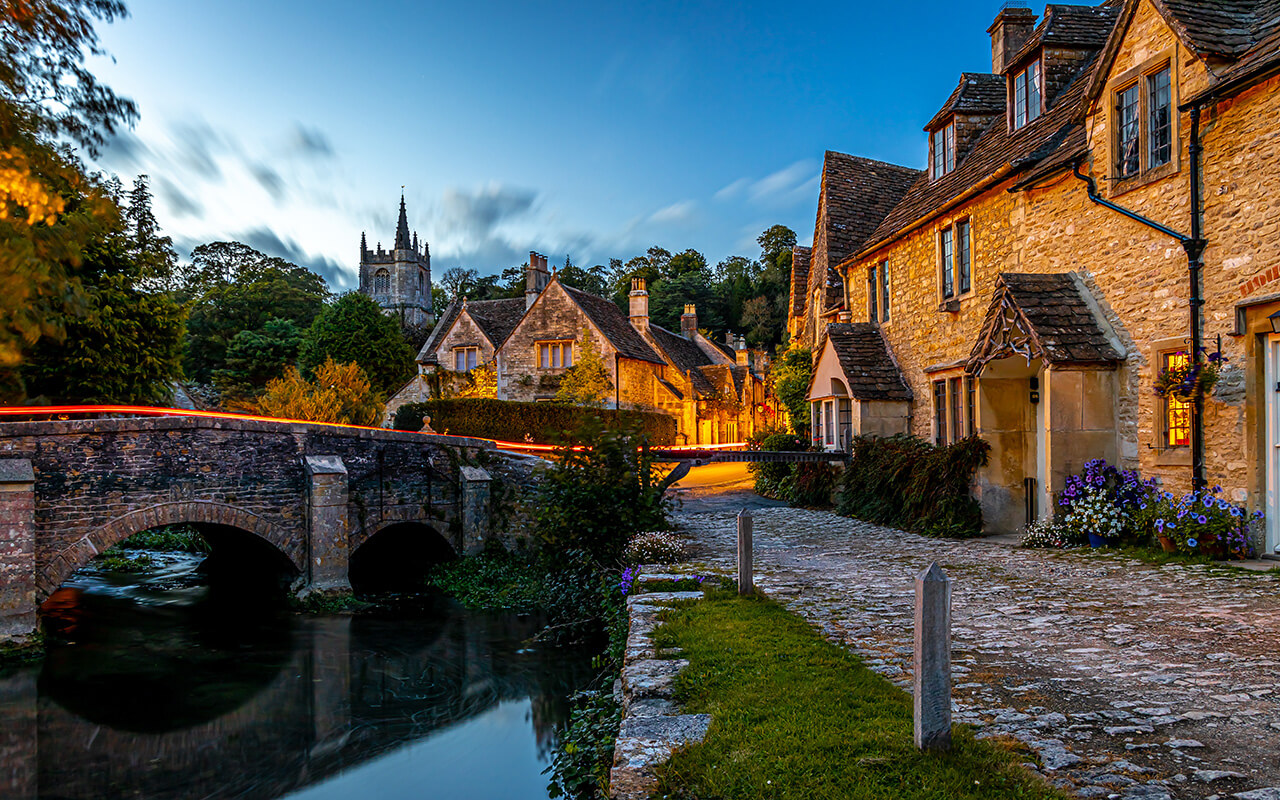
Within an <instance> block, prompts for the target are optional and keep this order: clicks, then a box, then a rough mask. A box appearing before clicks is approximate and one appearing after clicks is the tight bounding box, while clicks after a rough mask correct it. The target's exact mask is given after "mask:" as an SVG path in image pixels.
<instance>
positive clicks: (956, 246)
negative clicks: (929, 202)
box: [938, 219, 973, 300]
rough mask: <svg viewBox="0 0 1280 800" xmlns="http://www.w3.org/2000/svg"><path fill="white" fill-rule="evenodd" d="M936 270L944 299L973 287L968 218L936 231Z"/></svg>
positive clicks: (957, 295)
mask: <svg viewBox="0 0 1280 800" xmlns="http://www.w3.org/2000/svg"><path fill="white" fill-rule="evenodd" d="M938 270H939V272H940V274H941V283H942V297H943V299H944V300H946V299H950V298H952V297H959V296H961V295H965V294H968V293H969V291H970V290H971V289H972V288H973V249H972V247H971V245H970V237H969V220H967V219H965V220H961V221H959V222H957V223H956V224H955V225H954V226H952V227H949V228H943V229H942V230H941V231H939V232H938Z"/></svg>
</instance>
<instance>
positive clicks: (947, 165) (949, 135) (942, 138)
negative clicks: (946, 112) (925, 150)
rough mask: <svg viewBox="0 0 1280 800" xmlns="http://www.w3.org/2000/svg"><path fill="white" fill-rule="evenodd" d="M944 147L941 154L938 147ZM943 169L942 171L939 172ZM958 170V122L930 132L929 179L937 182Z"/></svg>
mask: <svg viewBox="0 0 1280 800" xmlns="http://www.w3.org/2000/svg"><path fill="white" fill-rule="evenodd" d="M939 145H941V146H942V150H941V152H939V150H938V146H939ZM939 169H941V171H939ZM955 169H956V121H955V118H952V119H950V120H949V121H948V122H947V124H946V125H943V126H942V127H940V128H935V129H933V130H931V131H929V178H930V179H931V180H935V181H936V180H937V179H939V178H941V177H942V176H944V175H947V174H949V173H951V172H955Z"/></svg>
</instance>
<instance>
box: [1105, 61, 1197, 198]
mask: <svg viewBox="0 0 1280 800" xmlns="http://www.w3.org/2000/svg"><path fill="white" fill-rule="evenodd" d="M1162 74H1165V75H1167V76H1168V77H1167V80H1168V87H1167V94H1168V99H1167V101H1166V103H1165V104H1163V106H1156V105H1155V100H1156V98H1154V97H1153V94H1156V93H1157V92H1158V91H1159V90H1160V89H1159V88H1158V85H1157V84H1156V79H1157V78H1158V77H1159V76H1160V75H1162ZM1135 90H1136V93H1137V97H1136V110H1135V113H1136V118H1135V119H1134V120H1133V123H1132V126H1127V127H1128V130H1126V126H1122V124H1121V123H1122V121H1123V115H1124V109H1123V107H1122V105H1121V99H1122V97H1123V95H1124V94H1125V93H1126V92H1131V91H1135ZM1107 92H1108V95H1107V96H1108V98H1109V102H1108V105H1107V109H1108V110H1107V113H1108V115H1109V121H1110V126H1111V136H1110V147H1111V156H1110V159H1109V161H1110V166H1109V171H1110V177H1111V194H1112V195H1113V196H1114V195H1118V194H1122V193H1124V192H1127V191H1130V190H1131V189H1136V188H1137V187H1139V186H1145V185H1146V184H1148V183H1152V182H1155V181H1158V180H1161V179H1163V178H1166V177H1169V176H1170V175H1174V174H1177V173H1178V172H1179V171H1180V170H1181V157H1182V146H1181V141H1182V139H1181V135H1180V125H1181V114H1179V112H1178V68H1177V63H1176V59H1175V58H1173V52H1172V51H1166V52H1163V53H1160V54H1158V55H1156V56H1154V57H1152V58H1149V59H1147V60H1146V61H1144V62H1143V63H1142V64H1140V65H1138V66H1136V67H1134V68H1132V69H1130V70H1127V71H1125V72H1124V73H1122V74H1121V75H1119V76H1118V77H1117V78H1116V79H1115V80H1113V81H1111V83H1110V84H1108V86H1107ZM1161 107H1163V108H1164V109H1165V113H1166V114H1167V119H1166V120H1165V123H1164V125H1163V126H1161V127H1162V128H1163V133H1164V136H1165V137H1166V139H1167V142H1166V143H1165V144H1163V145H1161V147H1160V149H1163V148H1166V147H1167V160H1164V161H1161V162H1160V163H1153V162H1154V161H1155V160H1156V158H1157V155H1156V153H1155V152H1154V151H1155V150H1156V149H1157V148H1156V147H1153V142H1154V139H1155V136H1156V134H1157V132H1158V131H1159V130H1160V128H1154V127H1153V123H1154V122H1155V114H1156V112H1157V111H1159V110H1160V108H1161ZM1126 133H1131V134H1132V135H1133V136H1135V137H1136V144H1135V150H1136V152H1135V153H1134V155H1135V156H1136V159H1137V168H1136V169H1135V170H1134V171H1132V172H1126V171H1124V166H1125V164H1126V163H1127V162H1128V161H1129V160H1130V159H1126V158H1124V157H1123V155H1124V149H1123V147H1124V144H1125V142H1126V141H1131V140H1130V139H1128V138H1127V137H1126Z"/></svg>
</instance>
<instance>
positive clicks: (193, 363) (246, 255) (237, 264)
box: [183, 242, 329, 383]
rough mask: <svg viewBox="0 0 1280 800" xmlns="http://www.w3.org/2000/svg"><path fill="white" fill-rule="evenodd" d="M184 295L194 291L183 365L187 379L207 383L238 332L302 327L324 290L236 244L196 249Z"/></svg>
mask: <svg viewBox="0 0 1280 800" xmlns="http://www.w3.org/2000/svg"><path fill="white" fill-rule="evenodd" d="M192 262H193V264H194V265H195V268H194V269H193V270H192V271H190V272H189V273H188V275H187V282H186V287H187V289H186V290H185V291H187V292H190V291H193V290H194V291H198V294H196V295H195V300H194V301H193V303H192V309H191V316H190V319H189V320H188V322H187V341H186V350H185V353H184V355H183V367H184V369H185V371H186V375H187V377H188V378H189V379H190V380H193V381H196V382H198V383H210V382H212V381H213V379H214V373H215V372H216V371H217V370H219V369H225V368H226V366H227V364H226V360H227V348H228V347H229V346H230V344H231V340H232V339H234V338H235V337H236V336H237V335H238V334H239V333H240V332H241V331H251V332H255V333H261V332H262V331H263V328H264V326H265V325H266V324H267V321H268V320H271V319H286V320H289V321H290V322H292V323H293V324H294V325H296V326H297V327H298V329H299V330H304V329H307V328H309V327H310V326H311V323H312V322H313V321H315V318H316V316H317V315H319V313H320V311H321V309H322V308H324V303H325V299H326V298H327V297H328V296H329V290H328V288H327V287H326V286H325V283H324V279H323V278H321V277H320V276H319V275H316V274H315V273H314V272H311V271H310V270H307V269H304V268H302V267H299V266H296V265H294V264H291V263H289V262H287V261H284V260H283V259H278V258H272V257H270V256H266V255H263V254H262V253H259V252H258V251H257V250H254V249H253V248H252V247H249V246H248V245H244V244H240V243H239V242H214V243H212V244H209V245H201V246H200V247H197V248H196V249H195V252H194V253H193V255H192Z"/></svg>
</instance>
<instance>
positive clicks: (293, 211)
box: [95, 0, 1040, 289]
mask: <svg viewBox="0 0 1280 800" xmlns="http://www.w3.org/2000/svg"><path fill="white" fill-rule="evenodd" d="M999 7H1000V6H999V4H998V3H995V2H978V3H969V4H963V3H962V4H955V3H941V2H934V1H933V0H930V1H929V2H920V3H911V4H906V3H898V4H892V3H887V4H876V5H875V6H874V7H867V6H863V5H861V4H859V3H850V2H842V3H833V4H820V3H787V4H783V3H776V4H765V3H751V2H739V3H681V2H650V3H630V4H609V3H571V2H541V3H514V2H485V1H484V0H476V1H473V2H453V3H447V4H442V3H435V2H390V1H389V0H388V1H384V2H378V1H377V0H370V1H369V2H365V3H349V2H346V3H338V2H331V1H330V0H312V1H311V2H300V1H296V2H295V1H294V0H289V1H287V2H286V1H285V0H266V2H262V0H259V2H248V1H247V0H182V2H174V1H173V0H131V2H129V8H130V11H131V16H130V17H129V18H128V19H126V20H124V21H120V22H116V23H115V24H113V25H109V26H103V27H102V28H101V33H102V36H103V40H104V44H105V45H106V46H107V48H108V49H109V50H110V51H111V54H112V55H113V56H114V63H111V62H97V63H96V65H95V68H96V69H97V71H98V73H99V74H100V76H101V77H103V78H104V79H105V80H106V82H107V83H108V84H109V85H110V86H112V88H114V89H115V90H116V91H117V92H119V93H120V94H123V95H125V96H129V97H132V98H133V99H134V100H136V101H137V102H138V104H139V106H140V110H141V113H142V118H141V120H140V122H139V124H138V125H137V126H136V128H135V130H134V131H132V132H131V133H128V134H126V135H124V136H122V137H120V138H119V139H118V140H117V141H115V142H114V143H113V144H112V146H111V147H110V148H109V150H108V151H107V152H106V153H105V154H104V156H103V157H102V159H101V164H102V165H103V166H105V167H106V168H108V169H111V170H113V171H115V172H117V173H119V174H120V175H121V176H122V178H124V179H125V180H126V181H127V180H130V179H131V178H132V176H134V175H136V174H138V173H139V172H146V173H148V174H149V175H151V177H152V181H153V188H154V190H155V192H156V195H157V200H156V212H157V216H158V217H159V220H160V223H161V225H162V226H163V227H164V228H165V230H166V232H168V233H169V234H170V235H172V236H173V237H174V239H175V240H176V241H177V242H178V243H179V245H180V249H182V250H183V253H182V254H183V255H184V256H185V255H186V254H187V252H189V249H190V247H191V246H192V245H195V244H199V243H202V242H206V241H214V240H218V239H239V240H240V241H244V242H247V243H249V244H252V245H254V246H257V247H259V249H263V250H265V251H268V252H271V253H273V254H276V255H282V256H285V257H288V258H291V259H293V260H295V261H297V262H298V263H301V264H304V265H306V266H309V267H311V268H313V269H316V270H317V271H318V272H321V274H324V275H325V276H326V277H327V278H329V279H330V282H331V284H332V285H333V286H334V288H338V289H341V288H349V287H350V286H351V285H352V284H353V282H354V275H355V267H356V262H357V257H358V246H359V240H360V233H361V231H362V230H363V231H367V232H368V236H369V242H370V245H373V244H374V243H376V242H378V241H382V242H383V243H384V244H388V243H389V242H390V240H391V239H392V238H393V235H394V227H395V213H396V210H397V204H398V202H399V193H400V187H401V186H402V185H403V186H404V187H405V190H404V191H405V197H406V202H407V203H408V208H409V216H410V225H411V227H413V228H416V229H417V230H418V231H419V233H420V234H421V235H422V236H424V237H425V238H426V239H427V240H428V241H429V242H430V243H431V250H432V265H433V271H434V273H435V275H437V276H438V275H439V274H440V273H441V272H442V271H443V270H444V269H445V268H448V267H450V266H454V265H458V264H461V265H464V266H468V267H474V268H476V269H478V270H479V271H480V272H481V273H491V272H496V271H499V270H501V269H502V268H503V267H505V266H508V265H511V264H518V263H521V262H522V261H524V259H525V256H526V254H527V253H528V251H529V250H530V249H535V250H538V251H539V252H542V253H545V254H546V255H548V257H549V258H550V259H551V261H552V262H553V263H563V261H564V258H565V256H566V255H569V256H571V257H572V258H573V261H574V263H577V264H585V265H590V264H594V263H607V260H608V259H609V258H610V257H617V258H622V259H626V258H629V257H631V256H633V255H636V254H638V253H641V252H643V251H644V250H645V249H646V248H648V247H649V246H650V245H653V244H657V245H661V246H663V247H666V248H668V249H670V250H672V251H679V250H683V249H685V248H689V247H692V248H694V249H697V250H699V251H701V252H703V253H704V254H706V256H707V258H708V260H710V261H711V263H713V264H714V263H715V262H717V261H719V260H720V259H722V258H724V257H726V256H729V255H734V254H742V255H748V256H757V255H758V248H757V247H756V245H755V237H756V236H757V235H758V234H759V233H760V231H762V230H763V229H765V228H766V227H768V226H769V225H772V224H774V223H783V224H785V225H788V226H790V227H792V228H793V229H794V230H795V231H796V232H797V235H798V237H799V240H800V242H801V243H808V241H809V240H810V238H811V237H812V232H813V219H814V214H815V212H816V208H817V181H818V175H819V172H820V170H821V162H822V154H823V151H825V150H827V149H832V150H841V151H844V152H849V153H855V154H858V155H864V156H867V157H871V158H878V159H883V160H886V161H892V162H896V163H900V164H906V165H909V166H915V167H923V166H924V162H925V153H926V150H927V145H926V141H925V137H924V134H923V133H922V132H921V126H922V125H923V124H924V123H925V122H927V121H928V120H929V118H930V117H931V116H932V115H933V113H934V111H936V110H937V108H938V107H939V106H940V105H941V104H942V102H943V101H944V100H945V99H946V97H947V95H948V94H949V93H950V91H951V89H952V88H953V87H954V86H955V84H956V82H957V80H958V79H959V74H960V72H962V71H970V72H983V71H988V70H989V69H990V41H989V39H988V36H987V33H986V29H987V26H988V25H990V23H991V21H992V19H994V17H995V14H996V13H997V11H998V10H999ZM1036 10H1037V12H1038V11H1039V10H1040V8H1039V7H1036Z"/></svg>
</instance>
